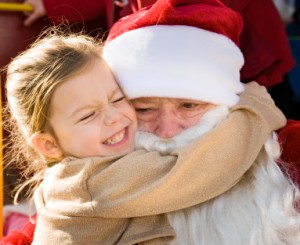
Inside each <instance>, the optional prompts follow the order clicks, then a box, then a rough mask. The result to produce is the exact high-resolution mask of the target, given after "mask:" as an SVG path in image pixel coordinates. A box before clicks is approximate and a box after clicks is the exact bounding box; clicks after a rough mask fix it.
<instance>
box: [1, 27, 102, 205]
mask: <svg viewBox="0 0 300 245" xmlns="http://www.w3.org/2000/svg"><path fill="white" fill-rule="evenodd" d="M101 53H102V43H101V41H100V40H98V39H97V38H92V37H90V36H87V35H83V34H80V33H77V34H75V33H70V31H68V32H66V31H62V30H60V29H58V28H57V27H56V28H55V27H51V28H49V29H48V30H46V31H45V32H44V33H43V34H42V35H41V37H40V38H39V39H38V40H37V41H36V42H34V43H33V44H32V45H31V46H30V47H29V49H27V50H26V51H24V52H23V53H21V54H20V55H18V56H17V57H16V58H15V59H13V60H12V62H11V63H10V64H9V65H8V66H7V70H6V77H7V81H6V93H7V100H8V105H7V106H6V109H5V112H4V114H5V115H6V116H5V128H6V130H8V131H9V133H10V136H9V137H10V138H9V140H8V142H9V143H8V145H7V146H6V149H8V148H9V151H8V152H7V154H6V156H5V164H7V163H8V162H13V163H14V164H17V167H18V168H19V169H20V171H21V172H22V174H23V175H24V177H25V182H24V183H23V184H22V185H21V186H19V187H18V191H17V194H16V196H15V201H16V200H17V199H18V194H19V193H20V192H21V191H22V189H24V187H25V186H26V187H28V186H30V188H29V189H28V191H27V193H26V194H27V196H30V195H31V194H32V191H33V190H34V189H35V187H37V185H38V184H39V183H40V181H42V179H43V175H44V172H45V169H46V167H47V164H49V159H45V158H44V157H43V156H41V155H40V154H39V153H38V152H36V151H35V149H34V148H33V147H32V146H31V145H30V143H29V138H30V136H31V135H32V134H34V133H43V132H45V131H49V130H51V128H50V127H49V125H48V117H47V116H48V113H49V103H50V100H51V97H52V95H53V92H54V91H55V89H56V88H57V86H58V85H59V84H61V83H63V82H64V81H66V80H68V79H70V78H71V77H73V76H75V75H76V74H77V73H79V72H80V71H81V70H82V69H84V68H85V66H86V65H88V64H89V63H91V62H93V61H94V60H95V59H97V58H98V59H99V58H100V59H101ZM82 86H84V84H82ZM50 163H51V162H50Z"/></svg>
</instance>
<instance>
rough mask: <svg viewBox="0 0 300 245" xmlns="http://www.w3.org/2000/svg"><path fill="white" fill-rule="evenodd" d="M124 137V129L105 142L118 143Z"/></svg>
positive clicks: (109, 143)
mask: <svg viewBox="0 0 300 245" xmlns="http://www.w3.org/2000/svg"><path fill="white" fill-rule="evenodd" d="M124 137H125V130H123V131H122V132H121V133H119V134H117V135H115V136H113V137H111V138H110V139H108V140H106V141H105V142H104V144H107V145H112V144H116V143H118V142H120V141H121V140H122V139H124Z"/></svg>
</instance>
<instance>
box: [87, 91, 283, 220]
mask: <svg viewBox="0 0 300 245" xmlns="http://www.w3.org/2000/svg"><path fill="white" fill-rule="evenodd" d="M255 89H256V88H254V89H253V88H252V87H250V88H248V87H246V90H245V92H244V93H243V94H242V95H241V100H240V102H239V104H238V105H237V106H235V107H234V108H233V109H232V113H231V114H230V115H229V117H228V118H227V119H226V120H225V121H224V122H223V123H221V124H220V125H219V126H217V127H216V128H215V129H213V130H212V131H211V132H209V133H207V134H206V135H205V136H203V137H202V138H201V139H198V140H196V141H195V142H194V143H193V144H191V145H189V146H188V147H185V148H184V149H182V150H179V151H178V152H177V154H176V155H175V156H164V157H163V156H160V155H159V154H158V153H156V152H149V153H146V152H145V151H136V152H133V153H131V154H129V155H127V156H125V157H124V158H122V159H119V160H118V161H115V162H114V163H113V164H110V165H106V168H105V169H102V170H101V171H100V170H99V172H97V170H95V172H94V177H92V178H90V180H89V183H88V187H89V190H90V191H91V197H92V199H93V200H96V201H94V202H93V205H94V209H95V211H96V213H97V214H98V215H100V216H102V217H107V218H120V217H135V216H144V215H154V214H158V213H166V212H170V211H174V210H179V209H183V208H186V207H190V206H193V205H196V204H199V203H202V202H205V201H207V200H209V199H211V198H214V197H216V196H218V195H220V194H222V193H224V192H225V191H227V190H228V189H230V188H231V187H232V186H233V185H234V184H235V183H236V182H237V181H238V180H239V179H240V178H241V177H242V175H243V174H244V173H245V172H246V171H247V170H248V169H249V168H250V166H251V165H252V163H253V162H254V160H255V158H256V157H257V155H258V153H259V151H260V150H261V148H262V146H263V144H264V143H265V141H266V139H267V137H268V135H269V134H270V132H271V131H272V130H275V129H277V128H279V127H281V126H283V125H284V124H285V118H284V116H283V114H282V113H281V112H280V111H279V110H278V109H277V108H276V107H275V105H274V103H273V102H272V100H271V98H266V96H263V93H258V94H256V93H253V91H255Z"/></svg>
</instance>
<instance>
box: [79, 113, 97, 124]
mask: <svg viewBox="0 0 300 245" xmlns="http://www.w3.org/2000/svg"><path fill="white" fill-rule="evenodd" d="M94 115H95V112H94V111H93V112H91V113H89V114H87V115H85V116H84V117H82V118H80V119H79V121H78V122H83V121H85V120H87V119H89V118H91V117H92V116H94Z"/></svg>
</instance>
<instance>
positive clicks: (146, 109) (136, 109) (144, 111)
mask: <svg viewBox="0 0 300 245" xmlns="http://www.w3.org/2000/svg"><path fill="white" fill-rule="evenodd" d="M135 111H136V112H137V113H144V114H145V113H149V112H151V111H153V108H135Z"/></svg>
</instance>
